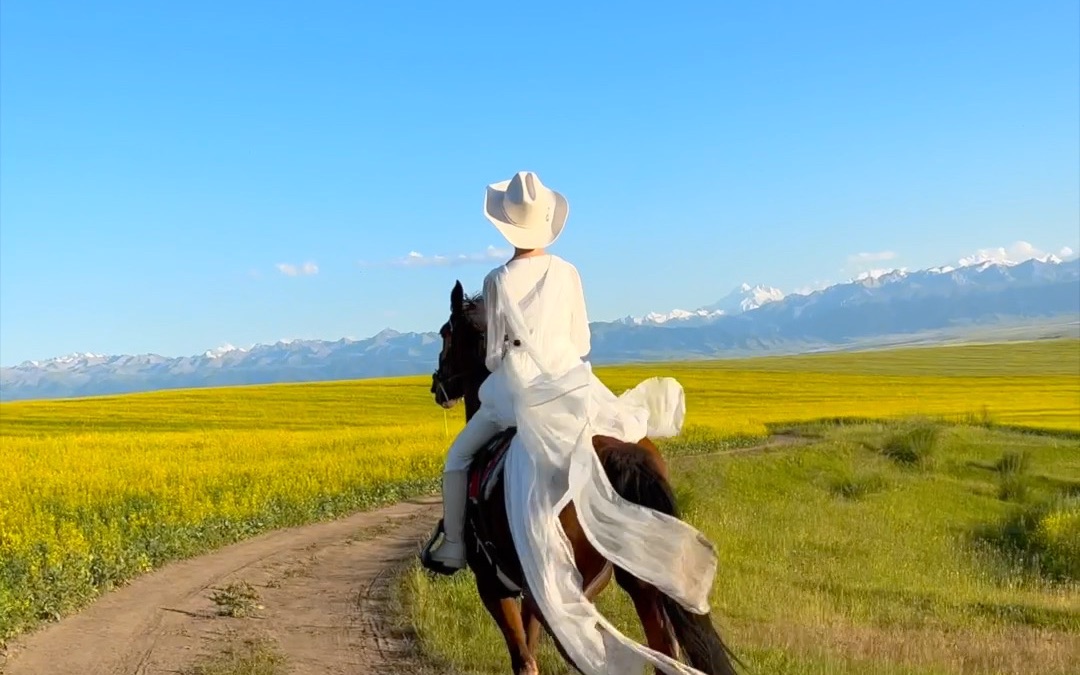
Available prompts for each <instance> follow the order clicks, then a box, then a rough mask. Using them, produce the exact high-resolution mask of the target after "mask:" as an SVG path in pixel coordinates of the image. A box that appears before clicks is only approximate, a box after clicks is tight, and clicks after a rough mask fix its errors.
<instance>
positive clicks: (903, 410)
mask: <svg viewBox="0 0 1080 675" xmlns="http://www.w3.org/2000/svg"><path fill="white" fill-rule="evenodd" d="M598 373H599V375H600V377H601V379H603V380H604V381H606V382H607V383H608V384H609V386H611V387H612V389H613V390H615V391H616V392H619V391H622V390H623V389H626V388H628V387H630V386H632V385H633V384H635V383H636V382H638V381H640V380H641V379H643V378H645V377H649V376H651V375H656V374H664V375H675V376H676V377H678V378H679V379H680V380H681V381H682V382H683V384H684V386H685V387H686V389H687V401H688V419H687V425H688V429H687V433H686V435H685V436H686V437H685V438H684V439H682V440H675V441H672V442H671V443H670V444H668V445H667V448H668V450H669V451H671V452H676V451H678V452H688V451H689V452H694V451H696V450H700V449H701V448H697V447H695V445H694V444H695V439H698V438H701V437H703V435H704V434H705V433H707V435H708V436H709V437H710V438H716V437H720V438H724V439H730V440H731V442H747V441H748V439H752V438H754V437H759V436H762V435H764V434H766V433H767V431H768V425H770V424H778V423H784V422H792V421H803V420H812V419H817V418H833V417H890V416H901V415H911V414H923V415H932V416H939V417H951V418H954V419H961V418H965V417H968V416H974V417H975V418H978V419H981V420H987V421H993V422H994V423H997V424H1005V425H1018V426H1031V427H1047V428H1055V429H1059V430H1071V431H1076V432H1080V341H1077V340H1062V341H1053V342H1044V343H1012V344H1001V345H989V346H977V347H942V348H922V349H910V350H897V351H891V352H875V353H870V352H867V353H860V354H842V355H828V356H824V355H823V356H809V357H790V358H762V359H753V360H739V361H723V362H702V363H693V364H665V365H648V366H635V367H624V368H599V369H598ZM429 382H430V381H429V378H427V377H414V378H399V379H393V380H369V381H358V382H335V383H318V384H297V385H275V386H260V387H243V388H218V389H204V390H183V391H171V392H156V393H151V394H139V395H129V396H118V397H101V398H92V399H81V400H65V401H43V402H16V403H7V404H3V405H0V452H2V455H3V460H4V462H3V464H4V468H5V474H6V475H5V477H4V480H3V481H0V640H2V639H3V638H5V637H11V636H12V635H15V634H17V633H19V632H21V631H23V630H25V629H27V628H29V627H31V626H33V625H35V624H36V623H38V622H39V621H42V620H48V619H53V618H56V617H58V616H61V615H62V614H64V613H66V612H69V611H71V610H74V609H76V608H78V607H80V606H82V605H83V604H85V603H86V602H88V601H89V600H91V599H92V598H93V597H95V596H96V595H97V594H99V593H100V592H101V591H102V590H105V589H108V588H109V587H110V586H112V585H114V584H117V583H121V582H123V581H124V580H126V579H129V578H131V577H132V576H133V575H136V574H138V573H140V572H143V571H146V570H148V569H151V568H153V567H155V566H158V565H160V564H162V563H164V562H166V561H168V560H171V559H175V558H178V557H183V556H189V555H194V554H197V553H199V552H202V551H205V550H208V549H210V548H213V547H216V546H220V545H223V544H225V543H228V542H231V541H234V540H236V539H238V538H242V537H246V536H250V535H252V534H255V533H258V532H261V531H265V530H266V529H269V528H275V527H282V526H288V525H294V524H299V523H303V522H310V521H312V520H317V519H323V518H333V517H338V516H341V515H343V514H345V513H348V512H349V511H353V510H356V509H361V508H370V507H373V506H375V505H378V504H382V503H386V502H390V501H394V500H398V499H401V498H403V497H406V496H409V495H414V494H417V493H420V492H425V491H429V490H431V489H434V487H435V486H436V485H437V483H436V480H437V478H438V475H439V472H440V470H441V462H442V458H443V454H444V450H445V448H446V446H447V445H448V443H449V441H450V437H451V436H452V435H453V434H454V433H456V432H457V430H458V429H460V428H461V426H462V424H463V419H462V415H463V412H462V410H461V409H455V410H453V411H450V413H449V414H448V415H447V414H445V413H444V412H443V411H442V410H441V409H439V408H438V407H436V406H435V405H434V404H433V402H432V401H431V397H430V395H429V394H428V386H429ZM1046 527H1047V528H1048V529H1047V536H1053V533H1054V532H1056V531H1057V530H1056V529H1055V528H1057V527H1059V525H1058V524H1056V523H1050V522H1048V523H1047V525H1046Z"/></svg>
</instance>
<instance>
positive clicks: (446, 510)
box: [431, 471, 468, 570]
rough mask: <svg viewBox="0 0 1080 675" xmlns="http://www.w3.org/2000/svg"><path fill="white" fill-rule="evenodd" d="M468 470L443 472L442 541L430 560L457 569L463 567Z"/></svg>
mask: <svg viewBox="0 0 1080 675" xmlns="http://www.w3.org/2000/svg"><path fill="white" fill-rule="evenodd" d="M467 490H468V472H466V471H447V472H446V473H444V474H443V541H442V543H441V544H439V547H438V548H437V549H435V552H434V553H432V554H431V558H432V560H434V561H435V562H437V563H439V564H441V565H444V566H446V567H449V568H450V569H455V570H459V569H461V568H463V567H465V500H466V499H467V498H468V492H467Z"/></svg>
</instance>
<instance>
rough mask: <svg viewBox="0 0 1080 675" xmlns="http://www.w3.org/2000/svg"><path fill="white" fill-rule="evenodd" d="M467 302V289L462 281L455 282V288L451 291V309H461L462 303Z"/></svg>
mask: <svg viewBox="0 0 1080 675" xmlns="http://www.w3.org/2000/svg"><path fill="white" fill-rule="evenodd" d="M464 304H465V289H464V288H463V287H462V285H461V282H460V281H458V282H457V283H455V284H454V290H452V291H450V311H451V312H457V311H460V310H461V307H462V305H464Z"/></svg>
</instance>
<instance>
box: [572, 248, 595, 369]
mask: <svg viewBox="0 0 1080 675" xmlns="http://www.w3.org/2000/svg"><path fill="white" fill-rule="evenodd" d="M570 270H571V272H572V274H571V278H572V279H573V283H572V284H571V288H570V292H571V293H572V301H571V305H570V338H571V339H572V340H573V342H574V346H575V347H576V348H577V351H578V355H579V356H580V357H581V358H585V357H586V356H587V355H588V354H589V352H590V351H592V345H591V344H590V343H591V342H592V334H591V332H590V331H589V313H588V312H587V311H586V309H585V290H584V289H583V288H582V286H581V275H580V274H578V271H577V268H575V267H574V266H572V265H571V266H570Z"/></svg>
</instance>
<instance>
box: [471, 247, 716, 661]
mask: <svg viewBox="0 0 1080 675" xmlns="http://www.w3.org/2000/svg"><path fill="white" fill-rule="evenodd" d="M484 286H485V290H484V303H485V305H486V312H487V313H488V331H489V333H488V369H489V370H491V371H492V374H491V376H490V377H488V378H487V380H485V381H484V384H483V386H481V388H480V399H481V402H482V409H487V410H486V411H485V412H486V413H487V414H490V415H492V416H493V418H494V420H495V421H496V422H497V423H498V424H499V425H500V426H509V425H512V424H516V425H517V428H518V433H517V435H516V436H515V437H514V441H513V443H512V445H511V447H510V451H509V454H508V457H507V462H506V508H507V514H508V516H509V522H510V530H511V534H512V535H513V539H514V545H515V548H516V550H517V553H518V556H519V558H520V559H521V565H522V571H523V573H524V576H525V581H526V583H527V584H528V587H529V590H530V592H531V594H532V597H533V599H534V600H535V601H536V604H537V606H538V607H539V609H540V611H541V612H542V613H543V615H544V617H545V619H546V620H547V622H548V624H549V625H550V627H551V630H552V632H553V633H554V634H555V636H556V638H557V639H558V640H559V642H560V643H561V644H562V645H563V646H564V648H565V649H566V651H567V653H568V654H569V656H570V658H571V660H572V661H573V663H574V665H575V666H577V668H578V669H579V670H580V671H581V672H582V673H584V674H585V675H614V674H618V675H643V674H644V673H645V672H646V669H647V667H648V666H650V665H652V666H655V667H657V668H658V669H659V670H660V671H661V672H664V673H669V674H670V675H703V674H702V673H701V672H700V671H698V670H696V669H694V668H691V667H690V666H687V665H684V664H681V663H679V662H677V661H675V660H673V659H670V658H668V657H666V656H664V655H662V654H660V653H659V652H656V651H654V650H652V649H649V648H648V647H646V646H644V645H641V644H639V643H637V642H635V641H633V640H631V639H629V638H628V637H626V636H625V635H623V634H622V633H621V632H619V631H618V630H617V629H616V628H615V627H614V626H613V625H612V624H611V623H610V622H608V621H607V619H605V618H604V616H603V615H602V614H600V613H599V612H598V611H597V609H596V607H595V606H594V605H593V604H592V603H591V602H589V601H588V600H587V599H586V598H585V595H584V593H583V591H582V584H581V577H580V575H579V573H578V571H577V568H576V566H575V565H574V558H573V553H572V550H571V548H570V543H569V541H568V539H567V538H566V535H565V533H564V532H563V530H562V526H561V524H560V523H559V520H558V514H559V512H560V511H561V510H562V509H563V507H564V506H565V505H566V504H567V503H568V502H569V501H571V500H572V501H573V502H574V506H575V508H576V511H577V514H578V518H579V520H580V521H581V525H582V529H583V530H584V532H585V535H586V536H587V537H588V539H589V541H590V543H592V545H593V546H594V547H596V549H597V550H598V551H599V552H600V553H601V554H602V555H604V557H606V558H607V559H608V560H611V561H612V562H613V563H614V564H616V565H618V566H619V567H622V568H623V569H625V570H627V571H628V572H630V573H631V574H633V575H635V576H637V577H638V578H640V579H643V580H644V581H646V582H648V583H651V584H652V585H654V586H656V587H657V588H659V589H660V590H661V591H662V592H664V593H666V594H667V595H669V596H671V597H672V598H673V599H674V600H675V601H676V602H678V603H679V604H680V605H682V606H683V607H685V608H686V609H687V610H689V611H692V612H696V613H699V614H704V613H706V612H708V611H709V600H708V596H709V591H710V589H711V588H712V582H713V578H714V576H715V574H716V562H717V561H716V553H715V550H714V549H713V547H712V545H711V544H710V543H709V542H708V541H707V540H706V539H705V538H704V537H703V536H702V535H701V534H700V533H699V532H698V531H697V530H696V529H694V528H693V527H691V526H689V525H687V524H686V523H684V522H682V521H680V520H678V519H676V518H673V517H671V516H668V515H665V514H662V513H660V512H658V511H655V510H652V509H648V508H645V507H642V506H639V505H637V504H633V503H632V502H628V501H626V500H624V499H623V498H622V497H620V496H619V495H618V493H616V492H615V490H614V489H613V488H612V486H611V483H610V482H609V481H608V479H607V475H606V474H605V473H604V470H603V467H602V465H601V464H600V460H599V458H598V457H597V455H596V452H595V450H594V449H593V445H592V437H593V436H594V435H595V434H605V435H609V436H614V437H616V438H619V439H621V440H625V441H638V440H640V439H641V438H643V437H644V436H650V437H652V438H662V437H667V436H673V435H675V434H678V433H679V432H680V431H681V428H682V423H683V416H684V414H685V402H684V393H683V389H682V387H681V385H679V383H678V382H677V381H676V380H674V379H672V378H651V379H649V380H646V381H644V382H642V383H641V384H639V385H638V386H637V387H635V388H634V389H631V390H630V391H628V392H626V393H625V394H623V395H622V396H619V397H616V396H615V395H614V394H613V393H612V392H611V391H610V390H609V389H608V388H607V387H606V386H605V385H604V384H603V383H602V382H601V381H600V380H599V379H597V377H596V376H595V375H594V374H593V372H592V367H591V366H590V364H589V363H587V362H585V361H583V360H582V357H583V356H584V355H585V354H587V353H588V340H589V335H588V323H587V317H586V315H585V306H584V300H583V295H582V292H581V282H580V278H579V277H578V273H577V270H576V269H574V267H573V266H572V265H571V264H570V263H568V262H566V261H564V260H562V259H561V258H558V257H557V256H552V255H544V256H536V257H532V258H524V259H519V260H515V261H512V262H511V263H509V264H508V265H505V266H502V267H499V268H497V269H495V270H493V271H492V273H491V274H489V275H488V278H487V279H485V284H484ZM567 308H569V310H570V311H567ZM582 326H584V329H583V328H582ZM500 334H505V335H506V336H507V337H508V338H509V341H508V342H504V341H503V340H501V339H500V337H501V335H500ZM514 340H517V341H519V342H520V345H519V346H515V345H514V344H513V341H514ZM504 354H505V356H504ZM493 366H494V367H493Z"/></svg>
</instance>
